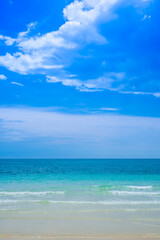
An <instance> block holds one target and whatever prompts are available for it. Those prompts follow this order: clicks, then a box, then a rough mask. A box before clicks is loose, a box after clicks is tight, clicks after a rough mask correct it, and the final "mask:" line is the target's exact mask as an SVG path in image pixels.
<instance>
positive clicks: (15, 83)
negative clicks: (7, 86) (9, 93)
mask: <svg viewBox="0 0 160 240" xmlns="http://www.w3.org/2000/svg"><path fill="white" fill-rule="evenodd" d="M11 84H14V85H18V86H21V87H24V85H23V84H22V83H18V82H11Z"/></svg>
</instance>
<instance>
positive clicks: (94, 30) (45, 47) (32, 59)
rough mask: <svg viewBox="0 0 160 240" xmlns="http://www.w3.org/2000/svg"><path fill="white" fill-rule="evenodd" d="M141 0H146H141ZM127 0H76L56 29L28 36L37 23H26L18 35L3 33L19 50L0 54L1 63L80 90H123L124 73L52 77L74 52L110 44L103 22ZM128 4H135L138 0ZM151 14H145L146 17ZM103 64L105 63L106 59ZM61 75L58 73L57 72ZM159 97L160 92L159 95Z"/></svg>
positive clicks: (111, 17)
mask: <svg viewBox="0 0 160 240" xmlns="http://www.w3.org/2000/svg"><path fill="white" fill-rule="evenodd" d="M138 2H139V3H142V2H143V0H140V1H138ZM121 3H123V4H124V3H125V1H124V0H81V1H77V0H74V1H73V2H72V3H70V4H69V5H68V6H66V7H65V8H64V9H63V14H64V17H65V23H64V24H63V25H62V26H60V27H59V29H58V30H57V31H52V32H48V33H45V34H43V35H41V34H38V35H36V36H29V35H30V33H31V30H32V29H34V28H35V26H36V23H34V22H33V23H30V24H28V25H27V30H26V31H24V32H20V33H19V34H18V36H17V38H11V37H8V36H3V35H0V40H2V41H4V42H5V44H6V45H14V46H16V47H17V48H18V51H17V52H16V53H13V54H11V53H6V54H5V55H4V56H0V65H1V66H3V67H6V68H7V69H9V70H10V71H14V72H18V73H20V74H30V73H31V74H35V73H38V74H46V75H47V74H49V75H50V77H48V80H47V81H48V82H54V83H55V82H61V83H62V84H63V85H65V86H73V87H75V88H76V89H78V90H79V91H85V92H95V91H102V90H103V89H108V90H110V91H120V90H122V89H123V85H122V84H120V83H119V84H116V86H114V87H113V83H114V82H118V81H119V82H121V81H122V80H123V79H124V78H125V73H123V72H120V73H114V72H110V73H108V74H104V75H103V76H101V77H98V78H97V79H90V80H86V81H82V80H80V79H77V78H73V77H63V78H62V77H60V78H58V77H56V78H55V77H53V76H52V74H51V70H52V73H53V74H55V72H56V71H59V73H60V74H59V75H61V74H62V75H64V71H63V70H62V68H65V67H67V66H69V65H70V64H71V62H72V61H73V58H74V55H75V54H74V53H75V51H77V49H81V48H83V47H84V46H85V45H88V44H91V43H94V44H107V43H108V41H107V39H106V38H105V37H104V36H102V34H101V33H100V32H99V26H100V24H102V23H106V22H109V21H111V20H113V19H115V18H116V17H117V15H116V14H115V8H116V6H120V5H121ZM129 4H132V5H134V6H135V1H134V0H132V1H130V3H129ZM147 17H148V18H149V17H150V16H147V15H145V16H144V19H145V18H147ZM102 64H104V65H106V63H105V62H103V63H102ZM57 75H58V74H57ZM157 96H158V95H157Z"/></svg>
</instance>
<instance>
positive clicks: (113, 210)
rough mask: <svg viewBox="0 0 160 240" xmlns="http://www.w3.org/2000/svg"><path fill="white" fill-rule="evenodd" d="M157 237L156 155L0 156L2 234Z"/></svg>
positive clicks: (159, 171)
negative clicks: (87, 157) (140, 157)
mask: <svg viewBox="0 0 160 240" xmlns="http://www.w3.org/2000/svg"><path fill="white" fill-rule="evenodd" d="M27 236H28V238H29V239H32V238H34V237H38V236H39V237H38V238H39V239H41V238H47V237H49V238H50V237H52V238H53V237H55V238H57V237H62V238H63V237H64V236H65V237H68V238H71V239H73V237H74V238H76V237H77V238H78V237H79V238H83V239H85V238H86V239H87V238H92V239H94V238H106V239H107V238H109V239H112V238H113V237H115V238H117V239H121V238H123V239H130V238H131V237H132V238H134V239H142V238H143V239H145V238H147V239H148V238H150V239H154V238H156V239H160V160H153V159H143V160H138V159H136V160H134V159H132V160H127V159H125V160H123V159H119V160H118V159H117V160H100V159H90V160H85V159H83V160H82V159H79V160H61V159H59V160H47V159H46V160H45V159H43V160H40V159H37V160H0V239H6V238H8V239H9V238H11V237H12V239H13V238H15V239H18V238H19V237H20V238H21V239H23V237H27Z"/></svg>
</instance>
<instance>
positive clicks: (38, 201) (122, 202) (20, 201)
mask: <svg viewBox="0 0 160 240" xmlns="http://www.w3.org/2000/svg"><path fill="white" fill-rule="evenodd" d="M17 203H40V204H67V205H68V204H71V205H75V204H79V205H85V204H89V205H138V204H151V205H153V204H160V201H54V200H40V199H39V200H10V199H6V200H0V204H17Z"/></svg>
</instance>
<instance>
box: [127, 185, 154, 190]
mask: <svg viewBox="0 0 160 240" xmlns="http://www.w3.org/2000/svg"><path fill="white" fill-rule="evenodd" d="M127 188H132V189H139V190H144V189H151V188H152V186H127Z"/></svg>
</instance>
